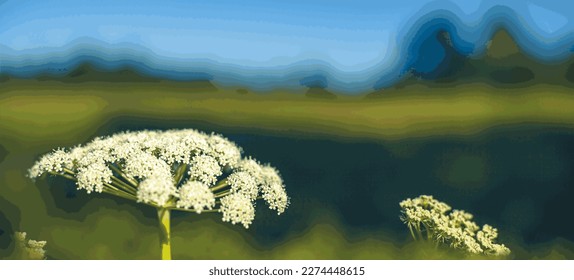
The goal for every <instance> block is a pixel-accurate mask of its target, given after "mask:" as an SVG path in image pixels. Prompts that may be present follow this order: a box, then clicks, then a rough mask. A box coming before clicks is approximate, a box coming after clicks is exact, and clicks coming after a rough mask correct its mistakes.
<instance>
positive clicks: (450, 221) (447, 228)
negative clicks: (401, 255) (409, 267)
mask: <svg viewBox="0 0 574 280" xmlns="http://www.w3.org/2000/svg"><path fill="white" fill-rule="evenodd" d="M400 206H401V212H402V215H401V220H402V221H403V222H405V223H406V224H407V226H408V227H409V230H410V231H411V234H412V236H413V238H414V239H417V238H418V239H423V235H422V233H423V232H426V237H427V239H429V240H433V241H434V242H437V243H441V244H446V245H448V246H450V247H452V248H456V249H460V250H463V251H466V252H468V253H471V254H484V255H490V256H506V255H508V254H510V250H509V249H508V248H507V247H506V246H504V245H503V244H496V243H495V241H496V238H497V237H498V231H497V230H496V229H495V228H493V227H491V226H489V225H484V226H483V227H482V230H480V227H479V226H478V225H477V224H476V223H475V222H474V221H473V220H472V219H473V215H472V214H470V213H467V212H465V211H462V210H453V211H451V209H452V208H451V207H450V206H449V205H448V204H446V203H444V202H440V201H438V200H436V199H434V198H433V197H432V196H429V195H421V196H419V197H417V198H414V199H410V198H409V199H406V200H404V201H402V202H401V203H400ZM449 211H451V212H450V213H449ZM415 233H416V234H415Z"/></svg>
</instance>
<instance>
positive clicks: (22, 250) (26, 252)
mask: <svg viewBox="0 0 574 280" xmlns="http://www.w3.org/2000/svg"><path fill="white" fill-rule="evenodd" d="M14 237H15V239H16V250H17V254H18V255H19V256H18V257H19V258H21V259H25V260H44V259H46V250H44V247H45V246H46V243H47V242H46V241H37V240H32V239H30V240H28V239H26V233H25V232H16V234H15V236H14Z"/></svg>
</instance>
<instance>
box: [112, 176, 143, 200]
mask: <svg viewBox="0 0 574 280" xmlns="http://www.w3.org/2000/svg"><path fill="white" fill-rule="evenodd" d="M112 181H113V183H114V184H115V185H116V186H118V187H120V188H121V189H123V190H125V191H126V192H128V193H130V194H133V195H135V194H136V193H137V190H136V188H134V187H132V186H130V185H128V184H126V183H125V182H124V181H122V180H120V179H118V178H116V177H115V176H112Z"/></svg>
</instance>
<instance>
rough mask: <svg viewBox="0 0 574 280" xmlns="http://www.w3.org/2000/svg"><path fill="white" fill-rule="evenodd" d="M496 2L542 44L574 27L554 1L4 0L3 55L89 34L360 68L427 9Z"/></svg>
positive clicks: (384, 58)
mask: <svg viewBox="0 0 574 280" xmlns="http://www.w3.org/2000/svg"><path fill="white" fill-rule="evenodd" d="M494 5H503V6H506V7H509V8H511V9H512V10H514V11H515V12H516V13H517V14H518V16H519V18H520V19H521V21H522V22H521V23H522V25H523V26H522V27H523V28H524V30H526V31H527V32H528V33H529V36H531V38H534V39H533V40H534V41H536V42H538V43H539V44H541V45H543V44H547V45H550V46H552V44H555V43H556V42H557V41H558V40H560V39H561V38H563V37H564V36H565V35H567V34H570V33H572V32H573V31H574V20H573V19H574V2H569V1H552V0H545V1H508V0H507V1H490V0H486V1H461V0H459V1H428V0H414V1H409V0H404V1H381V0H378V1H360V0H353V1H348V0H330V1H325V0H321V1H319V0H306V1H300V0H294V1H270V0H267V1H263V0H244V1H221V0H219V1H149V0H139V1H132V0H122V1H118V0H116V1H79V0H74V1H69V0H59V1H53V0H43V1H24V0H8V1H0V47H4V48H0V59H2V58H4V59H5V60H7V57H8V56H9V55H12V56H13V55H14V54H20V53H21V54H29V53H34V54H45V55H47V56H49V55H50V52H54V50H55V49H65V48H66V47H68V46H69V45H70V44H72V43H74V42H77V41H78V40H82V39H85V38H91V39H95V40H98V41H101V42H103V43H105V44H108V45H109V46H112V47H113V46H114V45H118V44H124V43H129V44H133V45H137V46H141V47H143V48H145V49H147V50H149V51H150V52H152V53H153V55H155V56H157V57H165V58H169V59H183V60H185V59H208V60H211V61H216V62H218V63H222V64H229V65H236V66H242V67H252V68H257V69H265V68H270V69H271V68H273V67H277V66H285V65H291V64H294V63H297V62H301V61H305V60H318V61H323V62H325V63H327V64H329V65H330V66H332V67H333V68H334V69H336V70H338V71H340V72H342V73H354V72H361V71H367V70H368V69H371V68H373V67H376V66H378V67H381V65H386V64H389V63H392V61H394V60H396V56H398V55H399V54H400V52H401V49H402V48H404V46H403V45H401V44H403V43H404V42H403V41H404V40H403V39H404V38H403V37H402V36H404V33H405V32H406V31H407V30H408V29H409V27H410V26H409V25H410V24H412V23H413V22H415V21H416V19H417V18H418V17H421V16H423V15H424V14H426V13H428V12H431V11H435V10H441V9H444V10H448V11H451V12H453V13H454V14H456V15H457V16H458V17H459V18H460V19H461V20H462V21H463V22H464V23H465V24H467V25H468V26H470V27H473V26H478V25H479V24H481V22H482V21H483V18H482V17H483V15H484V12H485V11H486V10H488V9H489V8H491V7H492V6H494ZM474 33H480V30H477V31H476V32H474ZM473 36H474V35H473ZM477 38H478V37H476V38H470V37H469V38H463V39H465V40H468V41H470V42H472V41H473V40H475V41H476V40H478V39H477ZM477 43H480V42H477ZM2 50H4V52H5V53H2ZM542 56H544V54H542ZM1 63H2V61H1V60H0V66H1Z"/></svg>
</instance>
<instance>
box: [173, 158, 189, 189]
mask: <svg viewBox="0 0 574 280" xmlns="http://www.w3.org/2000/svg"><path fill="white" fill-rule="evenodd" d="M186 170H187V164H185V163H182V164H181V165H179V166H178V167H177V170H176V171H175V176H174V177H173V178H174V182H175V185H176V186H179V184H180V183H181V180H182V179H183V175H184V174H185V171H186Z"/></svg>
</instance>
